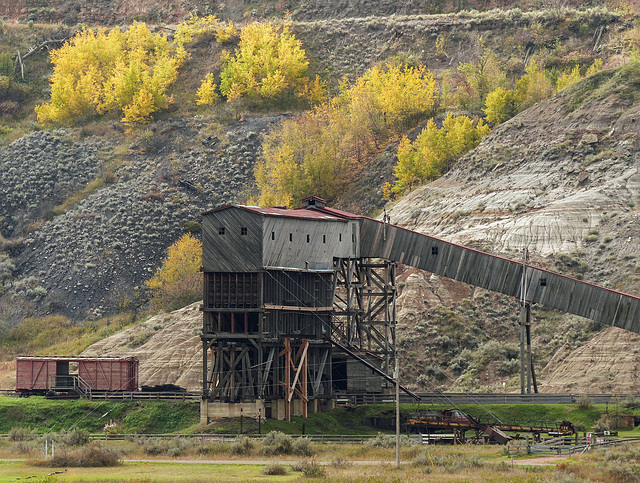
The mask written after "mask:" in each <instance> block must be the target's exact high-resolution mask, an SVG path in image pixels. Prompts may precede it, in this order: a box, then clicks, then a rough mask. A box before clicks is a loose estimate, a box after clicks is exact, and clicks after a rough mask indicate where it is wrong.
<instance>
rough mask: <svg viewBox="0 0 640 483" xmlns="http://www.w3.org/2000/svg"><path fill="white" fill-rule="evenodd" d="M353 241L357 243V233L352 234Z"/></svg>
mask: <svg viewBox="0 0 640 483" xmlns="http://www.w3.org/2000/svg"><path fill="white" fill-rule="evenodd" d="M351 241H352V242H353V243H355V242H356V234H355V233H354V234H352V235H351Z"/></svg>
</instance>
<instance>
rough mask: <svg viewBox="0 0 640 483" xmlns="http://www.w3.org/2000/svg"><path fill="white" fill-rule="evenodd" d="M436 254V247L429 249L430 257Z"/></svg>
mask: <svg viewBox="0 0 640 483" xmlns="http://www.w3.org/2000/svg"><path fill="white" fill-rule="evenodd" d="M437 254H438V247H431V255H437Z"/></svg>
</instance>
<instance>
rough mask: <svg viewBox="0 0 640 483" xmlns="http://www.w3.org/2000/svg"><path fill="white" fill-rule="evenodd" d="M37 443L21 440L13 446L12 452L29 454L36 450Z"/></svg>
mask: <svg viewBox="0 0 640 483" xmlns="http://www.w3.org/2000/svg"><path fill="white" fill-rule="evenodd" d="M35 449H36V443H33V442H29V441H19V442H18V443H16V444H14V445H13V446H12V447H11V452H12V453H20V454H23V455H24V454H29V453H31V452H32V451H35Z"/></svg>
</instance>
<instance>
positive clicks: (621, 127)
mask: <svg viewBox="0 0 640 483" xmlns="http://www.w3.org/2000/svg"><path fill="white" fill-rule="evenodd" d="M638 86H640V64H638V63H637V62H635V63H631V64H628V65H626V66H624V67H622V68H620V69H618V70H612V71H606V72H602V73H600V74H598V75H596V76H594V77H593V78H590V79H588V80H586V81H584V82H582V83H580V84H578V85H574V86H573V87H571V88H569V89H567V90H565V91H563V92H562V93H560V94H558V95H556V96H555V97H553V98H552V99H550V100H548V101H546V102H543V103H541V104H539V105H538V106H535V107H533V108H531V109H529V110H527V111H525V112H523V113H522V114H521V115H519V116H517V117H515V118H513V119H512V120H511V121H509V122H506V123H505V124H503V125H501V126H499V127H498V128H496V129H495V130H494V131H493V132H492V133H491V134H490V135H489V136H487V137H486V138H485V140H484V141H483V142H482V143H481V144H480V145H479V146H478V148H477V149H475V150H474V151H473V152H472V153H470V154H469V155H468V156H466V157H465V158H464V159H463V160H462V161H461V162H460V163H459V164H458V165H457V167H456V168H455V169H453V170H452V171H451V172H449V173H448V174H447V175H446V176H444V177H442V178H441V179H439V180H437V181H435V182H433V183H430V184H428V185H426V186H424V187H422V188H420V189H417V190H416V191H415V192H413V193H411V194H410V195H408V196H406V197H405V198H403V199H401V200H400V201H399V202H398V203H397V204H396V205H395V206H394V207H393V208H392V209H391V211H390V213H391V219H392V220H393V222H394V223H398V224H400V225H403V226H406V227H408V228H411V229H414V230H417V231H420V232H424V233H428V234H430V235H435V236H439V237H442V238H445V239H447V240H450V241H454V242H458V243H462V244H466V245H471V246H474V247H478V248H481V249H483V250H486V251H489V252H493V253H499V254H503V255H507V256H509V257H511V258H516V259H519V258H521V253H522V249H523V248H525V247H527V248H528V249H529V250H530V253H531V258H532V260H533V263H537V264H539V265H543V266H547V267H549V268H550V269H552V270H556V271H561V272H565V273H568V274H569V275H572V276H575V277H578V278H584V279H586V280H589V281H593V282H595V283H598V284H602V285H604V286H608V287H611V288H615V289H617V290H621V291H625V292H629V293H632V294H636V295H640V279H639V277H638V274H637V273H638V272H639V271H640V267H639V266H638V259H639V258H638V257H640V246H639V245H638V236H639V234H640V233H639V232H640V211H639V210H638V204H639V203H640V173H639V171H638V168H639V167H640V91H639V90H638ZM424 291H425V293H424V294H423V296H422V297H420V294H417V293H416V294H413V296H412V298H414V299H420V298H422V299H425V306H424V307H422V308H420V307H415V306H414V307H412V308H411V311H410V312H409V313H410V317H411V318H412V319H415V320H421V321H423V322H422V329H420V330H416V325H415V324H410V325H409V326H408V333H407V338H408V339H409V342H405V344H406V346H407V347H408V350H415V351H416V352H417V353H419V351H420V346H421V345H422V344H424V343H425V340H426V339H427V338H425V337H424V336H422V335H421V333H428V334H430V335H431V336H436V337H438V336H439V337H442V336H450V331H448V330H447V329H444V330H442V331H438V330H437V324H436V322H435V321H436V320H437V319H438V316H437V314H436V315H434V308H433V306H432V305H430V304H427V303H426V300H427V299H428V292H430V291H431V292H432V291H433V290H432V289H430V288H429V286H428V285H427V286H425V287H424ZM485 297H486V294H484V291H477V290H476V291H473V295H472V296H471V297H470V298H468V303H467V304H468V307H467V308H468V309H469V310H467V311H466V312H465V311H462V313H466V314H467V317H468V320H470V321H473V320H474V317H476V318H477V319H478V320H479V321H482V322H483V323H485V324H486V326H485V327H483V330H482V333H483V334H486V335H488V336H489V337H487V338H486V339H485V341H484V342H483V340H482V337H481V336H480V337H478V340H479V341H480V343H481V344H482V343H485V344H489V343H490V340H489V339H490V338H492V337H497V333H498V331H499V330H501V329H505V328H508V327H509V326H510V327H511V331H510V335H509V331H507V333H506V334H505V337H506V339H502V340H503V342H509V341H511V344H512V345H511V353H510V354H505V357H503V358H502V359H504V358H507V359H508V360H511V361H513V360H514V357H515V356H517V346H516V344H515V343H516V341H517V334H518V333H517V330H516V323H517V315H518V313H517V307H515V306H514V307H512V309H511V313H510V314H502V315H500V314H491V313H486V312H482V311H483V310H484V309H483V307H484V308H485V309H486V308H488V307H491V304H487V303H486V302H485V301H483V300H485ZM499 305H500V304H499ZM494 309H495V307H494ZM407 313H408V312H407V311H406V310H405V309H404V307H402V306H401V307H400V311H399V316H400V318H401V320H403V319H405V318H406V317H407ZM473 314H475V315H473ZM501 317H502V318H501ZM505 317H506V319H505ZM536 317H537V319H539V320H537V321H536V322H534V325H533V336H534V337H535V338H536V339H535V341H534V345H535V347H536V352H537V356H538V357H537V361H538V372H541V369H542V368H543V366H544V365H545V364H546V362H547V361H548V360H549V357H550V356H551V354H552V353H554V352H555V351H556V350H558V349H560V348H561V351H560V353H559V354H558V355H557V356H556V357H554V359H553V361H552V362H551V363H550V365H549V367H548V368H547V369H545V370H544V371H542V372H541V374H542V376H543V378H542V381H541V385H542V390H544V391H553V392H571V391H582V390H591V391H596V392H597V391H613V392H637V391H639V390H640V383H639V382H638V380H637V377H636V376H634V374H635V372H636V368H637V365H638V363H639V362H640V356H639V355H638V353H637V351H632V350H631V351H630V345H629V342H630V340H635V339H633V337H631V334H629V333H627V335H625V333H624V331H623V332H622V333H620V331H619V330H615V329H607V331H606V332H605V333H603V334H600V335H598V336H597V338H596V339H594V340H593V341H592V342H589V343H588V344H587V346H585V347H581V346H582V344H583V343H585V342H586V341H587V340H588V339H589V334H590V333H592V331H593V330H597V329H598V328H599V327H597V326H593V325H592V326H589V325H588V322H587V321H585V322H584V323H583V322H579V321H574V318H571V317H568V316H564V317H559V316H558V315H553V314H550V313H548V312H546V311H543V310H541V309H538V310H537V311H536ZM551 319H553V321H551ZM425 321H426V322H425ZM478 323H480V322H478ZM575 324H578V325H575ZM581 324H582V325H581ZM584 324H587V325H584ZM434 325H435V326H436V330H434V329H433V326H434ZM634 337H635V336H634ZM596 348H597V351H599V353H600V354H605V353H606V354H609V357H604V356H597V357H596V356H590V355H589V354H593V351H594V350H596ZM471 349H473V347H471ZM480 349H482V345H481V346H480ZM574 349H575V352H572V351H573V350H574ZM495 350H498V348H495ZM514 351H515V352H514ZM450 352H451V351H449V352H447V351H446V350H444V351H443V350H438V351H435V353H434V356H433V357H432V358H430V359H427V360H425V364H434V365H435V366H436V368H437V369H438V370H441V371H442V372H443V373H444V374H446V377H447V378H449V379H450V381H449V380H446V379H445V377H444V376H443V377H441V379H440V383H443V381H444V382H446V383H447V384H450V383H451V382H453V381H455V384H462V383H463V382H464V376H465V373H466V372H467V371H466V370H465V368H463V370H458V371H456V370H451V365H450V364H451V363H452V362H453V363H455V362H460V360H461V359H460V358H458V359H456V357H455V353H456V351H453V354H451V353H450ZM457 352H458V353H459V352H460V350H458V351H457ZM489 360H490V359H489ZM485 362H486V361H485ZM507 362H508V361H507ZM507 362H505V361H504V360H502V361H500V360H496V361H495V363H496V364H494V366H493V369H494V370H493V371H491V370H490V371H486V367H490V368H491V367H492V366H491V363H489V364H488V366H487V365H486V364H485V366H482V367H481V365H480V366H478V367H477V369H478V371H476V373H475V376H476V377H477V378H478V379H479V380H483V371H484V374H485V376H486V377H484V381H485V383H488V382H490V381H491V380H493V381H495V382H499V381H500V380H504V379H505V378H506V379H507V380H509V379H508V376H509V374H510V373H511V374H515V372H516V371H517V367H516V366H515V363H514V364H513V365H512V366H511V367H510V366H509V365H508V364H507ZM465 364H466V363H465ZM578 367H580V370H577V368H578ZM492 372H493V377H490V376H491V373H492ZM460 374H462V375H460ZM459 376H460V379H457V378H458V377H459ZM500 376H502V377H500ZM570 381H571V383H570V384H569V382H570Z"/></svg>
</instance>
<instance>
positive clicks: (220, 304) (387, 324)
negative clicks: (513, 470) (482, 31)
mask: <svg viewBox="0 0 640 483" xmlns="http://www.w3.org/2000/svg"><path fill="white" fill-rule="evenodd" d="M304 203H305V204H304V208H301V209H296V210H289V209H285V208H260V207H253V206H242V205H227V206H222V207H220V208H216V209H214V210H211V211H208V212H206V213H203V223H202V226H203V257H202V259H203V271H204V304H203V311H204V317H203V331H202V343H203V362H204V364H203V367H204V369H203V406H202V412H201V415H202V419H203V422H204V421H205V420H208V419H209V418H210V417H212V416H229V415H231V416H233V415H238V416H239V415H240V414H242V411H244V414H246V415H255V416H258V414H261V415H262V416H266V417H270V416H271V417H277V418H289V417H290V416H291V414H292V411H293V413H294V414H302V415H306V414H307V411H308V410H321V409H323V408H325V407H330V406H331V405H332V404H333V401H334V397H335V395H336V392H337V391H338V392H339V391H349V392H359V391H360V392H363V393H376V392H378V393H379V392H382V391H384V390H385V389H387V388H389V386H390V382H391V381H392V378H391V374H392V369H393V360H392V359H393V355H394V350H395V340H396V317H395V300H396V286H395V270H396V265H397V264H398V263H404V264H406V265H410V266H414V267H416V268H419V269H422V270H427V271H429V272H431V273H434V274H437V275H442V276H445V277H448V278H451V279H454V280H458V281H461V282H465V283H468V284H471V285H474V286H478V287H483V288H486V289H488V290H492V291H495V292H499V293H503V294H507V295H510V296H513V297H517V298H518V299H520V300H521V301H522V305H523V311H522V314H523V316H522V320H521V372H522V374H523V376H521V384H522V385H521V387H522V391H523V392H524V373H525V371H526V372H527V386H528V390H529V391H530V385H531V380H530V378H531V377H532V376H535V374H532V370H531V367H532V364H531V352H530V343H529V340H530V329H529V316H528V314H529V305H530V304H531V303H540V304H544V305H547V306H550V307H554V308H558V309H561V310H564V311H566V312H569V313H573V314H576V315H580V316H583V317H589V318H592V319H594V320H597V321H600V322H603V323H605V324H609V325H614V326H617V327H621V328H623V329H627V330H631V331H634V332H638V333H640V298H638V297H635V296H632V295H627V294H623V293H620V292H616V291H613V290H609V289H606V288H603V287H598V286H596V285H592V284H588V283H585V282H582V281H579V280H575V279H572V278H569V277H565V276H563V275H560V274H556V273H553V272H550V271H548V270H543V269H540V268H537V267H534V266H531V265H529V264H528V263H522V262H516V261H512V260H508V259H506V258H502V257H498V256H495V255H491V254H488V253H484V252H480V251H478V250H474V249H471V248H467V247H464V246H461V245H456V244H454V243H450V242H447V241H444V240H440V239H437V238H434V237H430V236H428V235H424V234H421V233H417V232H414V231H411V230H407V229H404V228H401V227H398V226H394V225H391V224H390V223H389V222H388V219H387V220H385V221H377V220H374V219H371V218H367V217H363V216H358V215H355V214H353V213H347V212H344V211H341V210H336V209H332V208H328V207H326V206H325V202H324V201H323V200H321V199H319V198H313V197H312V198H308V199H307V200H305V202H304ZM525 333H526V337H525ZM525 339H526V340H527V347H528V349H527V363H526V364H525V350H524V344H525ZM347 356H348V357H349V358H351V359H355V360H357V361H358V363H359V364H358V365H355V366H354V365H353V364H349V363H347V359H346V358H347ZM360 364H361V365H360ZM525 366H526V368H525ZM374 374H375V375H376V377H374ZM533 382H534V388H535V377H534V378H533ZM292 406H293V407H292Z"/></svg>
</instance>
